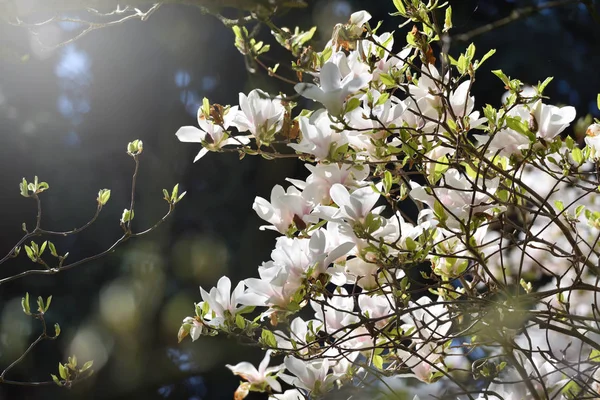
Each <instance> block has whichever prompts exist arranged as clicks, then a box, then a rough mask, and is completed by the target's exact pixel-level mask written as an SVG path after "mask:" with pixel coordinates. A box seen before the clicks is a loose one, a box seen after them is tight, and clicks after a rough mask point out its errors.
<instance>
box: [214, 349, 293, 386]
mask: <svg viewBox="0 0 600 400" xmlns="http://www.w3.org/2000/svg"><path fill="white" fill-rule="evenodd" d="M270 361H271V350H267V353H266V354H265V358H263V360H262V361H261V362H260V364H259V365H258V369H256V367H255V366H254V365H252V364H250V363H249V362H246V361H243V362H241V363H238V364H236V365H229V364H227V365H226V367H227V368H229V369H230V370H231V372H233V373H234V374H235V375H238V376H240V377H242V379H244V380H246V381H248V383H249V384H250V388H248V387H247V385H244V384H243V383H242V385H240V387H241V386H244V387H243V388H242V389H247V390H250V391H251V390H252V389H256V390H258V391H264V390H265V389H266V388H267V386H270V387H271V388H272V389H273V390H275V391H276V392H281V384H280V383H279V382H277V379H275V377H276V376H277V374H278V373H279V372H281V371H282V370H283V368H284V366H283V365H279V366H276V367H269V366H268V365H269V362H270ZM244 397H246V396H243V397H241V398H244Z"/></svg>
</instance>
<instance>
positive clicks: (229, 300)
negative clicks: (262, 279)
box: [200, 276, 244, 326]
mask: <svg viewBox="0 0 600 400" xmlns="http://www.w3.org/2000/svg"><path fill="white" fill-rule="evenodd" d="M200 294H201V295H202V300H204V301H205V302H206V303H208V305H209V307H210V310H209V311H208V313H207V314H206V315H204V316H203V317H204V319H205V320H206V322H207V323H208V324H209V325H211V326H220V325H221V324H222V323H223V321H224V320H225V318H226V315H225V312H226V311H228V312H229V313H231V314H232V315H235V314H236V313H237V312H238V311H240V310H241V309H243V308H244V307H243V306H242V307H237V305H238V304H240V301H239V298H240V296H242V295H243V294H244V282H243V281H242V282H240V283H238V285H237V286H236V288H235V289H234V290H233V292H232V291H231V281H230V280H229V278H228V277H226V276H224V277H222V278H221V279H219V281H218V282H217V287H213V288H212V289H210V292H207V291H206V290H204V289H203V288H200Z"/></svg>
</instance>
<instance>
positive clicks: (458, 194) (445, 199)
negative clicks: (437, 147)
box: [410, 168, 500, 229]
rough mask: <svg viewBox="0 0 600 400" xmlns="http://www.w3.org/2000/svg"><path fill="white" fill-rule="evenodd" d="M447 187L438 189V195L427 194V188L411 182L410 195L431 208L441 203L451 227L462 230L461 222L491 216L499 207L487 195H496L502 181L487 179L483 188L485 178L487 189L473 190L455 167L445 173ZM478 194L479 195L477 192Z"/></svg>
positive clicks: (479, 181)
mask: <svg viewBox="0 0 600 400" xmlns="http://www.w3.org/2000/svg"><path fill="white" fill-rule="evenodd" d="M444 181H445V186H444V187H437V188H434V189H433V191H434V192H435V196H433V195H431V194H429V193H427V191H426V190H425V188H424V187H422V186H421V185H419V184H418V183H416V182H412V181H411V182H410V186H411V191H410V195H411V197H412V198H413V199H415V200H417V201H420V202H422V203H426V204H427V205H428V206H429V207H430V208H431V209H434V204H435V202H436V201H439V202H440V203H441V204H442V205H443V207H444V208H445V210H447V211H444V212H445V214H448V215H447V221H446V225H447V226H448V227H449V228H453V229H454V228H458V227H459V226H460V224H459V222H458V221H463V222H464V221H466V220H468V219H469V217H473V216H475V215H476V214H477V213H489V212H490V210H491V209H492V208H493V207H495V204H494V201H493V199H492V198H491V197H490V196H489V195H488V194H487V193H490V194H494V193H495V192H496V189H497V188H498V184H499V183H500V178H497V177H496V178H494V179H489V180H486V182H485V185H482V183H481V181H482V178H479V180H478V184H479V185H481V186H483V187H484V188H485V190H484V189H482V188H480V187H475V188H473V185H472V183H471V181H470V180H469V179H467V178H465V177H462V176H461V174H460V172H458V170H456V169H454V168H451V169H449V170H448V171H446V173H445V174H444ZM474 192H475V193H474Z"/></svg>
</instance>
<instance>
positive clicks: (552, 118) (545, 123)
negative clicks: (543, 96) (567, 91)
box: [530, 100, 576, 140]
mask: <svg viewBox="0 0 600 400" xmlns="http://www.w3.org/2000/svg"><path fill="white" fill-rule="evenodd" d="M575 114H576V111H575V108H574V107H571V106H568V107H562V108H558V107H556V106H552V105H547V104H543V103H542V101H541V100H538V101H537V102H536V103H535V104H534V105H533V106H532V107H531V116H532V117H533V118H535V124H537V133H536V136H537V137H539V138H542V139H545V140H552V139H554V138H555V137H556V136H557V135H559V134H560V133H561V132H562V131H564V130H565V128H566V127H567V126H569V124H570V123H571V122H573V120H574V119H575ZM530 125H531V124H530ZM532 131H534V132H535V131H536V130H535V129H532Z"/></svg>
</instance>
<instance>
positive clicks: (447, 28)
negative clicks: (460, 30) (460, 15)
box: [443, 6, 452, 32]
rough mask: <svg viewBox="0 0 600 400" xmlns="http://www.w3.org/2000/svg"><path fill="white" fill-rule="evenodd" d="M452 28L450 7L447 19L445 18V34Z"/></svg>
mask: <svg viewBox="0 0 600 400" xmlns="http://www.w3.org/2000/svg"><path fill="white" fill-rule="evenodd" d="M451 28H452V6H448V8H446V18H444V30H443V32H448V31H449V30H450V29H451Z"/></svg>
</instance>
